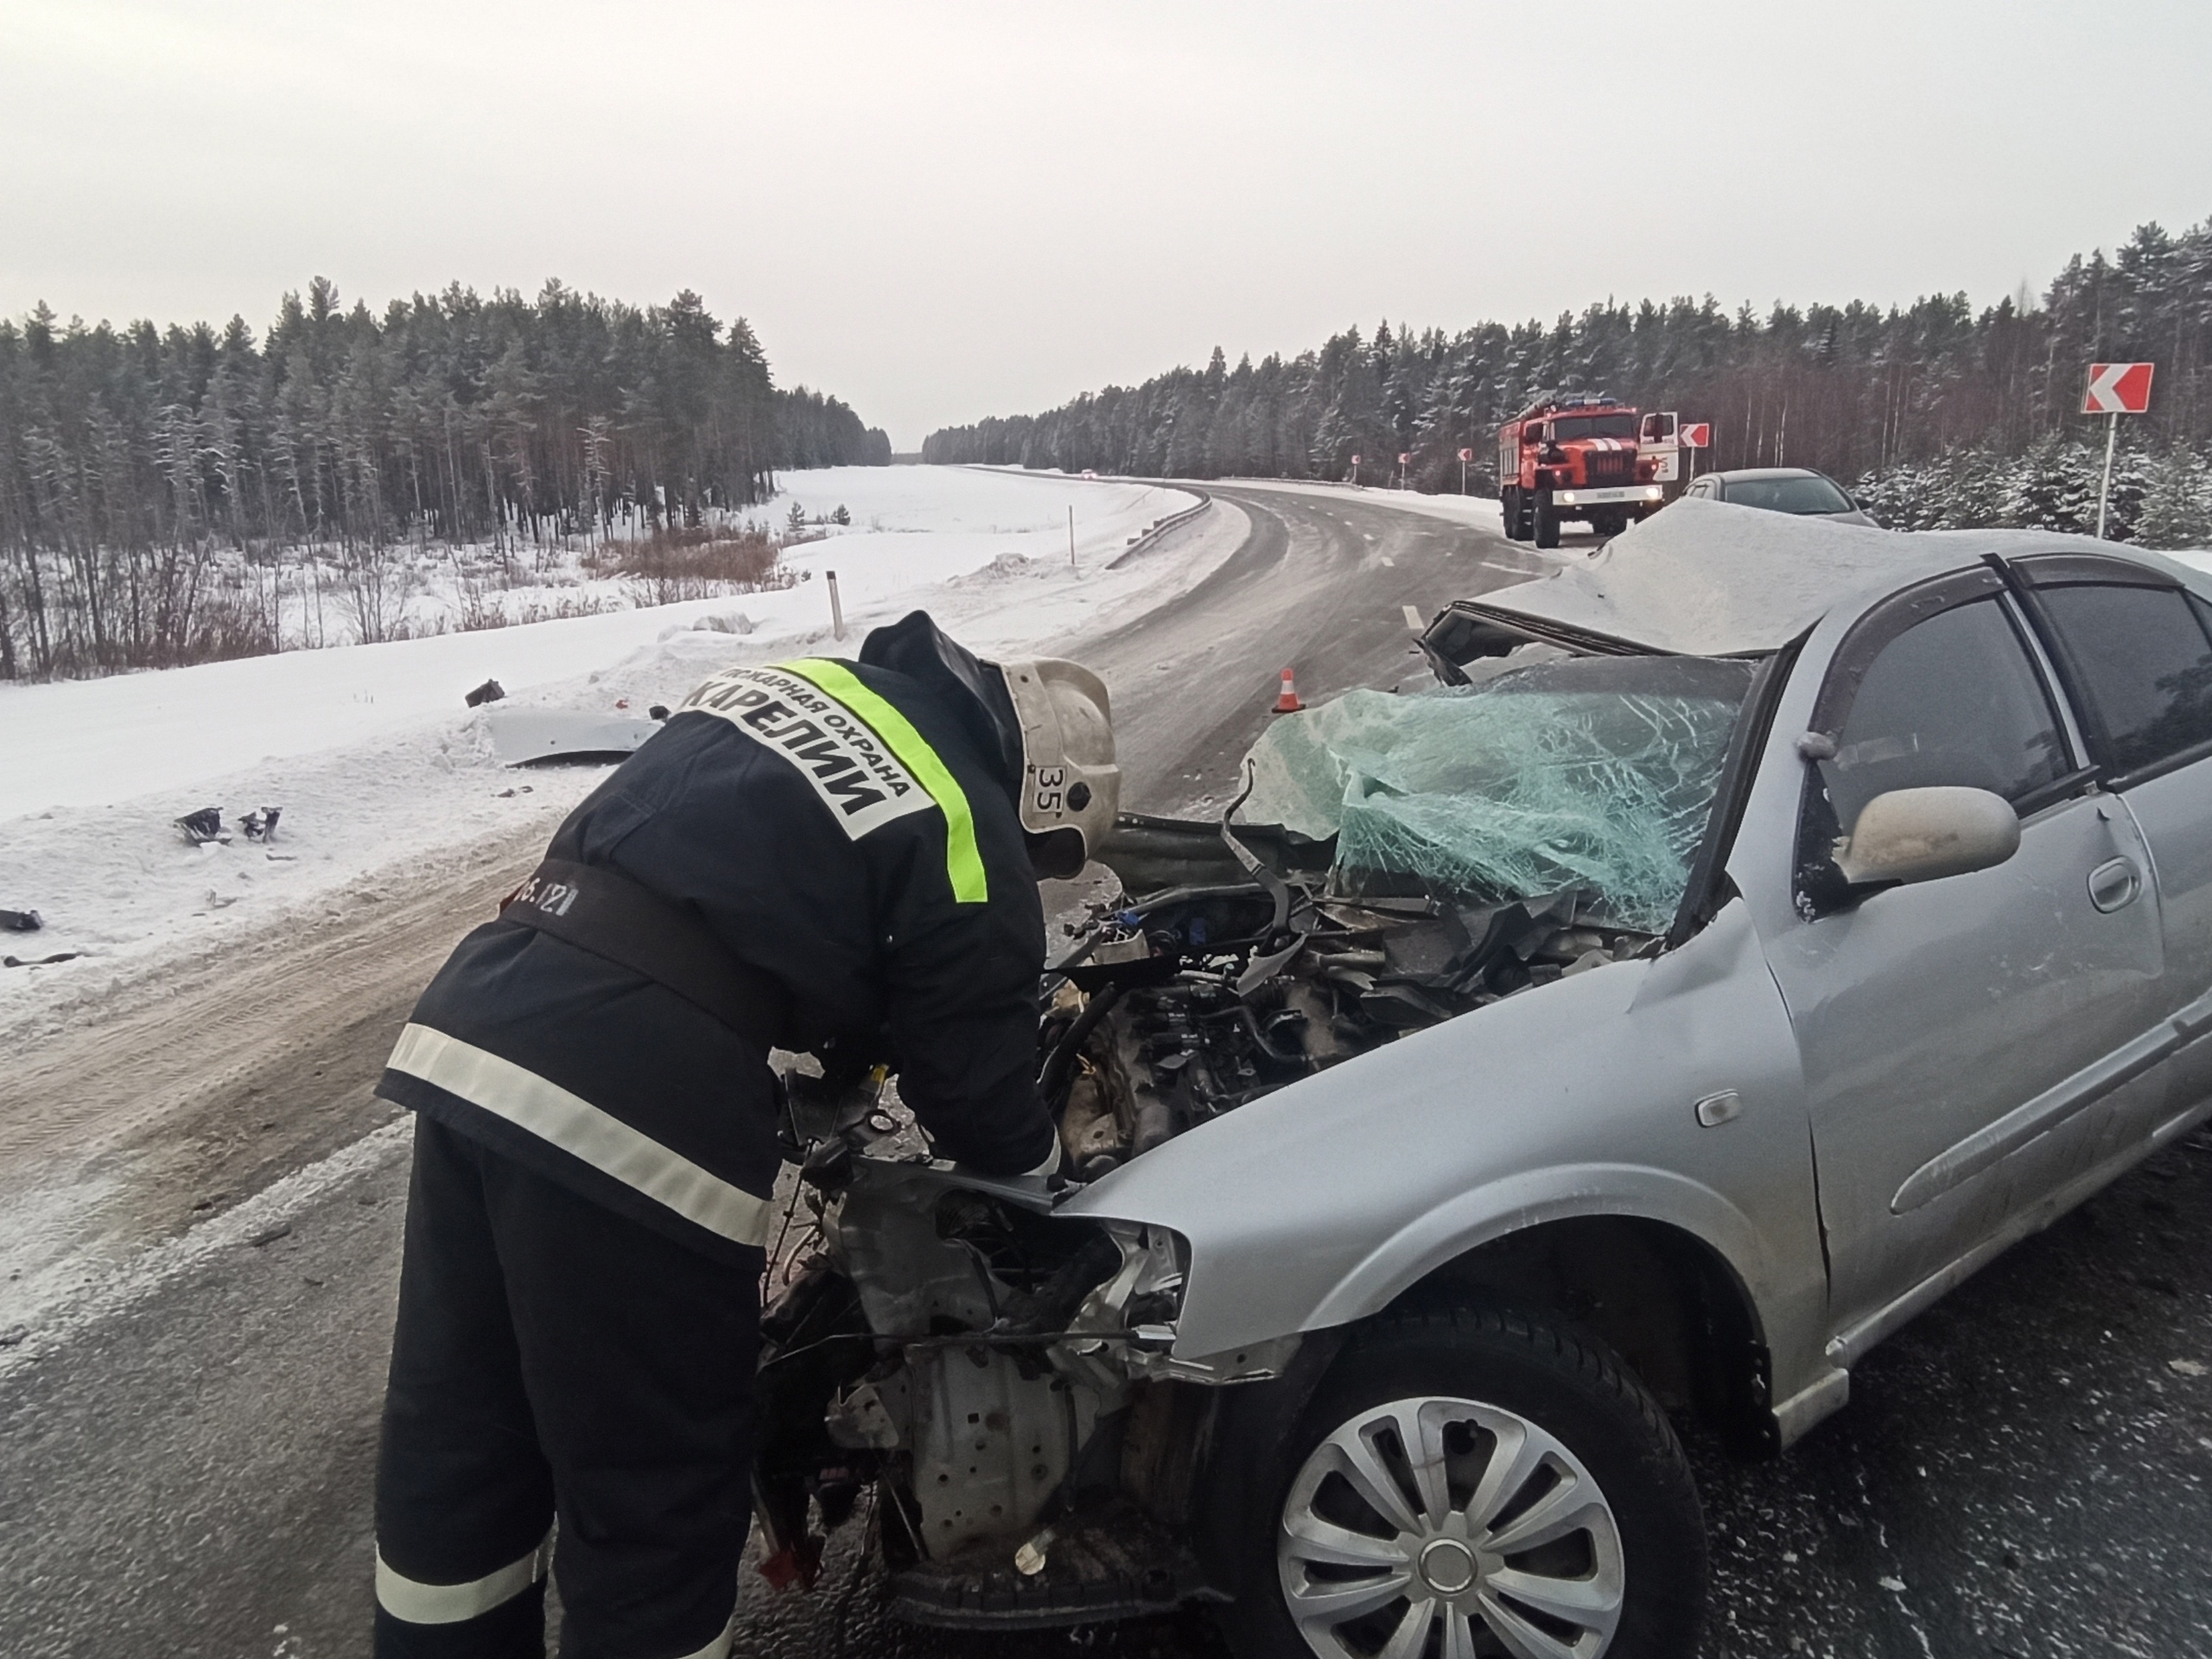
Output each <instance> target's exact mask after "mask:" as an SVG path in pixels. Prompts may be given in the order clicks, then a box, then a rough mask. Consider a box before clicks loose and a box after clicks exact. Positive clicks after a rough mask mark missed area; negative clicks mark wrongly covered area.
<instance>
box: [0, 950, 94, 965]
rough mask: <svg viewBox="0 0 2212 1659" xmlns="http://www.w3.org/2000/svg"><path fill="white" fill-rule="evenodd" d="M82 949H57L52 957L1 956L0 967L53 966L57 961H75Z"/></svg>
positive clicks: (82, 953)
mask: <svg viewBox="0 0 2212 1659" xmlns="http://www.w3.org/2000/svg"><path fill="white" fill-rule="evenodd" d="M84 954H85V953H84V952H83V951H81V950H57V951H55V952H54V954H53V955H52V956H50V957H0V968H51V967H52V966H53V965H54V963H57V962H74V961H76V960H77V958H78V957H81V956H83V955H84Z"/></svg>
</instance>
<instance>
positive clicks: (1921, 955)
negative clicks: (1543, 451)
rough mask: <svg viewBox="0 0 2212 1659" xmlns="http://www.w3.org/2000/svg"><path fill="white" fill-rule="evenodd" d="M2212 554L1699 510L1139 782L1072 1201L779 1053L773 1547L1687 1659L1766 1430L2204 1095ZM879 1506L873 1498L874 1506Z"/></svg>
mask: <svg viewBox="0 0 2212 1659" xmlns="http://www.w3.org/2000/svg"><path fill="white" fill-rule="evenodd" d="M2208 600H2212V582H2208V581H2207V579H2206V578H2204V577H2203V576H2202V575H2196V574H2194V573H2191V572H2190V571H2188V570H2186V569H2183V568H2182V567H2180V566H2178V565H2175V564H2172V563H2170V562H2167V561H2164V560H2162V559H2159V558H2158V557H2157V556H2152V555H2139V554H2135V553H2133V552H2132V551H2127V550H2120V549H2116V548H2113V547H2110V546H2107V545H2103V544H2099V543H2088V542H2083V541H2081V540H2078V539H2068V538H2060V537H2045V536H2038V535H2033V534H2018V533H2010V534H1999V533H1994V532H1992V533H1987V534H1984V533H1980V532H1976V533H1972V534H1951V535H1940V536H1922V537H1909V538H1906V537H1892V536H1888V535H1884V534H1881V533H1879V532H1873V531H1859V530H1854V529H1848V528H1840V527H1834V526H1828V525H1821V524H1796V523H1793V522H1790V521H1787V520H1781V521H1777V519H1776V518H1775V516H1774V515H1770V514H1758V513H1754V512H1748V511H1746V510H1742V509H1734V508H1729V507H1725V506H1718V505H1708V504H1702V503H1688V504H1685V505H1684V506H1681V507H1677V508H1676V509H1674V510H1671V511H1670V512H1668V513H1666V514H1663V515H1660V516H1658V517H1657V518H1654V519H1653V520H1652V521H1651V522H1650V523H1649V524H1647V525H1644V526H1642V527H1639V528H1638V529H1637V530H1636V531H1630V533H1629V534H1628V535H1626V536H1624V537H1620V538H1618V540H1616V541H1615V542H1614V543H1611V545H1610V546H1609V547H1608V548H1607V549H1606V550H1605V551H1604V552H1603V553H1602V554H1600V555H1599V556H1598V557H1597V558H1596V559H1593V560H1592V561H1589V562H1587V563H1584V564H1581V565H1578V566H1577V567H1575V568H1573V569H1570V570H1568V571H1567V572H1565V573H1563V574H1561V575H1557V576H1554V577H1551V578H1548V579H1545V580H1541V581H1537V582H1529V583H1526V584H1523V585H1522V586H1518V587H1514V588H1504V589H1502V590H1500V591H1497V592H1495V593H1492V594H1488V595H1486V596H1484V598H1482V599H1480V600H1478V601H1462V602H1458V603H1454V604H1452V605H1451V606H1450V607H1447V608H1446V609H1445V610H1444V611H1443V612H1441V613H1440V614H1439V615H1438V616H1437V617H1436V619H1435V620H1434V621H1433V624H1432V625H1431V626H1429V627H1428V629H1427V632H1426V633H1425V635H1424V636H1423V637H1422V641H1421V643H1422V646H1423V649H1424V651H1425V652H1426V653H1427V657H1428V658H1429V660H1430V662H1431V663H1432V664H1433V667H1434V669H1435V671H1436V677H1437V680H1438V684H1437V686H1436V687H1435V688H1434V689H1433V690H1430V691H1427V692H1424V693H1419V694H1411V695H1405V696H1391V695H1388V694H1381V693H1372V694H1370V693H1355V694H1353V695H1352V696H1348V697H1346V698H1344V699H1342V700H1340V701H1339V702H1336V703H1332V704H1330V705H1326V706H1325V707H1323V708H1320V709H1314V710H1312V711H1310V712H1308V713H1306V714H1305V715H1296V716H1291V717H1287V718H1286V719H1284V720H1282V721H1278V722H1276V723H1275V724H1274V727H1273V728H1271V729H1270V730H1269V731H1268V734H1266V736H1265V737H1264V738H1263V739H1262V741H1261V743H1260V744H1259V746H1258V747H1257V748H1256V749H1255V752H1254V753H1253V755H1252V757H1251V759H1250V761H1249V765H1248V769H1247V772H1246V776H1245V778H1244V779H1243V789H1244V791H1245V792H1244V794H1243V797H1241V798H1240V800H1239V802H1238V804H1237V805H1236V807H1234V808H1232V810H1231V811H1230V814H1229V815H1228V816H1227V817H1225V818H1224V820H1223V821H1222V822H1221V823H1209V824H1198V823H1178V822H1170V821H1162V820H1156V819H1142V818H1131V819H1128V820H1126V821H1125V822H1124V823H1123V825H1122V829H1121V830H1120V832H1119V833H1118V835H1117V836H1116V845H1115V846H1114V847H1113V848H1112V849H1109V860H1108V861H1109V863H1110V864H1111V866H1112V868H1113V869H1114V871H1115V873H1116V875H1117V876H1118V878H1119V890H1118V891H1117V892H1115V893H1112V894H1111V896H1110V897H1109V898H1107V899H1103V900H1102V901H1101V902H1099V903H1098V904H1097V905H1096V906H1095V908H1094V909H1093V911H1092V912H1091V913H1090V916H1089V917H1088V918H1087V919H1086V920H1085V922H1084V923H1083V924H1082V925H1079V926H1078V927H1077V930H1076V931H1075V933H1074V935H1073V937H1071V938H1070V939H1069V940H1068V942H1067V948H1066V950H1065V954H1064V956H1063V957H1061V959H1060V960H1059V961H1058V963H1056V965H1055V967H1054V969H1053V971H1052V973H1051V974H1050V975H1049V976H1047V979H1046V984H1045V987H1044V988H1043V995H1042V997H1041V999H1040V1023H1039V1077H1040V1086H1041V1088H1042V1090H1043V1092H1044V1094H1045V1096H1046V1098H1047V1100H1048V1101H1049V1102H1050V1103H1051V1105H1052V1109H1053V1110H1054V1111H1055V1113H1056V1114H1057V1116H1058V1121H1059V1124H1060V1132H1061V1137H1062V1142H1063V1147H1064V1151H1065V1156H1066V1163H1067V1166H1068V1167H1069V1168H1070V1169H1071V1170H1072V1172H1073V1173H1074V1175H1075V1177H1076V1179H1074V1180H1073V1181H1072V1182H1071V1183H1070V1184H1068V1185H1065V1187H1063V1188H1061V1189H1060V1190H1057V1191H1052V1190H1047V1189H1046V1186H1045V1185H1042V1184H1040V1183H1033V1182H1023V1181H993V1180H989V1179H976V1178H975V1177H973V1176H971V1175H969V1174H968V1173H965V1172H963V1171H961V1170H959V1169H957V1168H955V1167H950V1166H944V1165H943V1164H941V1163H938V1162H936V1161H933V1160H931V1158H930V1156H929V1154H928V1152H927V1150H926V1148H925V1147H922V1146H921V1145H919V1143H918V1141H916V1139H915V1137H914V1135H913V1132H912V1127H911V1125H910V1124H909V1123H907V1122H906V1120H905V1118H904V1116H903V1115H902V1114H900V1113H899V1112H898V1111H896V1110H895V1109H891V1107H890V1105H889V1103H888V1102H887V1099H885V1098H884V1097H881V1096H879V1093H878V1090H879V1089H880V1084H881V1082H882V1079H881V1077H880V1074H877V1073H873V1072H870V1073H865V1074H860V1075H854V1076H839V1075H836V1074H832V1075H830V1076H827V1077H823V1078H820V1079H798V1078H794V1079H793V1080H792V1082H793V1087H792V1091H791V1130H790V1133H791V1146H790V1147H789V1150H790V1151H791V1154H792V1156H793V1157H794V1159H795V1160H798V1161H799V1162H800V1163H801V1164H802V1165H803V1179H802V1182H801V1185H800V1187H799V1189H798V1190H799V1192H800V1195H801V1198H802V1202H801V1203H799V1204H798V1206H797V1211H798V1217H799V1220H800V1221H801V1223H802V1224H806V1225H809V1226H810V1227H811V1228H812V1229H813V1230H815V1232H816V1233H817V1234H818V1241H819V1242H818V1244H817V1245H814V1246H812V1247H810V1248H808V1249H803V1250H799V1251H797V1252H793V1251H791V1250H788V1249H787V1250H786V1251H785V1253H784V1260H785V1263H786V1265H785V1267H784V1268H781V1269H779V1281H780V1284H781V1291H780V1294H779V1298H778V1300H776V1301H775V1303H774V1305H773V1306H772V1309H771V1311H770V1313H769V1314H768V1316H767V1326H766V1329H767V1338H768V1341H767V1345H766V1350H765V1352H764V1358H763V1361H762V1370H761V1401H762V1407H761V1408H762V1413H763V1420H762V1433H763V1440H762V1450H761V1453H760V1465H759V1472H758V1487H759V1496H760V1516H761V1522H762V1525H763V1528H764V1530H765V1532H766V1535H767V1536H766V1541H767V1547H768V1548H769V1549H770V1551H771V1557H770V1560H769V1562H768V1568H769V1571H770V1573H771V1575H772V1577H776V1578H778V1579H779V1580H785V1581H789V1580H808V1579H810V1575H811V1573H812V1570H813V1564H814V1562H815V1561H816V1560H817V1559H818V1554H819V1550H820V1543H819V1541H818V1539H817V1536H816V1532H817V1529H834V1528H836V1527H839V1526H842V1525H845V1524H848V1523H851V1524H858V1525H864V1526H865V1527H866V1529H867V1533H866V1537H865V1544H866V1547H867V1548H868V1549H870V1550H872V1551H874V1552H877V1553H879V1554H880V1561H881V1564H882V1566H883V1567H884V1569H885V1571H886V1572H887V1574H888V1577H889V1581H890V1584H891V1586H892V1596H893V1607H894V1610H895V1611H897V1612H898V1613H899V1614H900V1615H901V1616H902V1617H905V1618H909V1619H912V1620H916V1621H919V1622H924V1623H928V1624H938V1625H945V1626H952V1627H956V1628H963V1629H971V1630H982V1629H1001V1630H1004V1629H1023V1628H1043V1627H1049V1626H1053V1625H1065V1624H1090V1623H1095V1622H1097V1621H1101V1620H1105V1619H1110V1618H1122V1617H1126V1616H1129V1615H1134V1614H1139V1613H1143V1612H1148V1611H1161V1610H1166V1609H1169V1608H1173V1607H1177V1606H1180V1605H1186V1604H1202V1605H1211V1606H1212V1607H1213V1608H1214V1610H1215V1611H1216V1612H1217V1615H1218V1617H1219V1618H1220V1620H1221V1622H1222V1624H1223V1625H1224V1629H1225V1630H1226V1631H1227V1633H1228V1635H1229V1637H1230V1640H1231V1642H1232V1643H1233V1645H1234V1646H1235V1647H1236V1649H1237V1651H1239V1652H1240V1653H1242V1654H1244V1655H1248V1656H1255V1659H1257V1656H1265V1659H1295V1656H1303V1655H1306V1654H1313V1655H1317V1656H1321V1659H1384V1656H1388V1659H1411V1656H1437V1659H1443V1656H1477V1655H1483V1656H1490V1655H1510V1656H1516V1659H1538V1656H1541V1659H1567V1656H1573V1659H1597V1656H1600V1655H1611V1656H1616V1659H1622V1656H1626V1659H1673V1656H1678V1655H1681V1654H1686V1653H1689V1652H1691V1651H1694V1648H1695V1645H1696V1641H1697V1631H1698V1627H1699V1624H1700V1618H1701V1614H1702V1602H1703V1596H1704V1584H1705V1571H1706V1554H1705V1542H1704V1531H1703V1527H1702V1523H1701V1521H1700V1512H1699V1507H1698V1499H1697V1494H1696V1491H1695V1488H1694V1484H1693V1482H1692V1479H1691V1477H1690V1474H1689V1471H1688V1466H1687V1465H1686V1463H1685V1461H1684V1459H1683V1455H1682V1452H1681V1446H1680V1444H1679V1443H1678V1441H1677V1439H1676V1436H1675V1423H1676V1422H1677V1421H1682V1420H1686V1419H1688V1418H1690V1417H1695V1418H1699V1419H1702V1420H1703V1421H1706V1422H1707V1423H1709V1424H1711V1425H1712V1426H1713V1427H1714V1428H1715V1429H1716V1430H1717V1431H1718V1432H1719V1434H1720V1435H1721V1436H1722V1437H1723V1438H1724V1439H1725V1440H1726V1441H1727V1442H1728V1443H1729V1444H1730V1445H1732V1446H1733V1447H1734V1448H1736V1449H1737V1450H1738V1451H1739V1452H1741V1453H1743V1454H1744V1455H1746V1456H1770V1455H1774V1454H1776V1453H1777V1452H1781V1451H1782V1450H1783V1448H1785V1447H1786V1446H1788V1445H1789V1443H1790V1442H1791V1441H1793V1440H1796V1439H1797V1438H1798V1437H1799V1436H1801V1435H1802V1434H1803V1433H1805V1432H1806V1431H1807V1430H1808V1428H1810V1427H1812V1426H1813V1425H1814V1424H1815V1423H1816V1422H1818V1421H1820V1420H1821V1418H1822V1417H1824V1416H1825V1415H1827V1414H1829V1413H1831V1412H1833V1411H1834V1410H1836V1409H1837V1408H1840V1406H1842V1405H1843V1404H1844V1402H1845V1401H1846V1399H1847V1395H1848V1391H1849V1380H1850V1373H1851V1369H1852V1367H1853V1364H1854V1363H1856V1362H1857V1361H1858V1359H1859V1357H1861V1356H1862V1355H1864V1354H1865V1353H1866V1351H1867V1350H1868V1349H1869V1348H1870V1347H1872V1345H1873V1344H1875V1343H1877V1342H1878V1341H1879V1340H1881V1339H1882V1338H1884V1337H1885V1336H1886V1335H1888V1334H1889V1333H1890V1332H1893V1331H1895V1330H1896V1329H1897V1327H1898V1326H1899V1325H1902V1324H1904V1322H1905V1321H1906V1320H1907V1319H1910V1318H1911V1317H1912V1316H1913V1315H1914V1314H1915V1313H1917V1312H1919V1311H1920V1310H1921V1309H1923V1308H1924V1307H1926V1306H1928V1305H1929V1303H1931V1302H1932V1301H1934V1300H1936V1298H1937V1297H1939V1296H1941V1295H1942V1294H1943V1293H1944V1292H1945V1291H1947V1290H1948V1289H1949V1288H1951V1287H1954V1286H1955V1285H1956V1284H1958V1283H1959V1282H1960V1281H1962V1280H1963V1279H1964V1278H1966V1277H1967V1275H1968V1274H1971V1273H1973V1272H1974V1270H1975V1269H1976V1268H1979V1267H1980V1266H1981V1265H1982V1264H1983V1263H1985V1262H1988V1261H1989V1260H1990V1259H1991V1258H1992V1257H1993V1256H1994V1255H1996V1254H1997V1253H1998V1252H1999V1251H2000V1250H2002V1249H2005V1246H2007V1245H2008V1244H2010V1243H2013V1242H2014V1241H2016V1240H2018V1239H2019V1238H2020V1237H2022V1236H2025V1235H2026V1234H2028V1233H2030V1232H2031V1231H2033V1230H2037V1229H2038V1228H2040V1227H2043V1226H2044V1225H2046V1224H2048V1223H2050V1221H2051V1220H2052V1219H2054V1218H2055V1217H2057V1216H2059V1215H2060V1214H2062V1213H2063V1212H2064V1211H2066V1210H2068V1209H2069V1208H2070V1207H2071V1206H2072V1205H2075V1204H2077V1203H2079V1202H2080V1201H2081V1200H2082V1199H2083V1198H2086V1197H2088V1195H2089V1194H2090V1193H2092V1192H2094V1191H2096V1190H2097V1189H2098V1188H2099V1187H2100V1186H2101V1185H2104V1184H2105V1183H2107V1182H2108V1181H2110V1180H2111V1179H2113V1178H2114V1177H2115V1176H2116V1175H2118V1174H2119V1173H2120V1172H2122V1171H2123V1170H2125V1169H2126V1167H2128V1166H2130V1165H2131V1164H2133V1163H2134V1162H2135V1161H2137V1160H2139V1159H2141V1158H2142V1157H2144V1156H2145V1155H2146V1154H2148V1153H2149V1152H2151V1151H2152V1149H2154V1148H2155V1147H2158V1146H2161V1145H2163V1144H2164V1143H2166V1142H2168V1141H2171V1140H2173V1139H2174V1138H2175V1137H2176V1136H2177V1135H2182V1134H2183V1133H2184V1132H2186V1131H2187V1130H2188V1129H2190V1128H2191V1127H2193V1126H2194V1125H2196V1123H2197V1122H2201V1121H2202V1119H2203V1118H2204V1117H2205V1116H2207V1114H2208V1112H2212V1043H2207V1042H2204V1041H2202V1040H2200V1039H2202V1038H2204V1037H2205V1036H2206V1035H2207V1033H2212V925H2208V923H2212V603H2209V602H2208ZM856 1514H862V1515H864V1516H865V1517H866V1518H865V1520H864V1521H862V1522H853V1520H852V1517H854V1516H855V1515H856Z"/></svg>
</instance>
